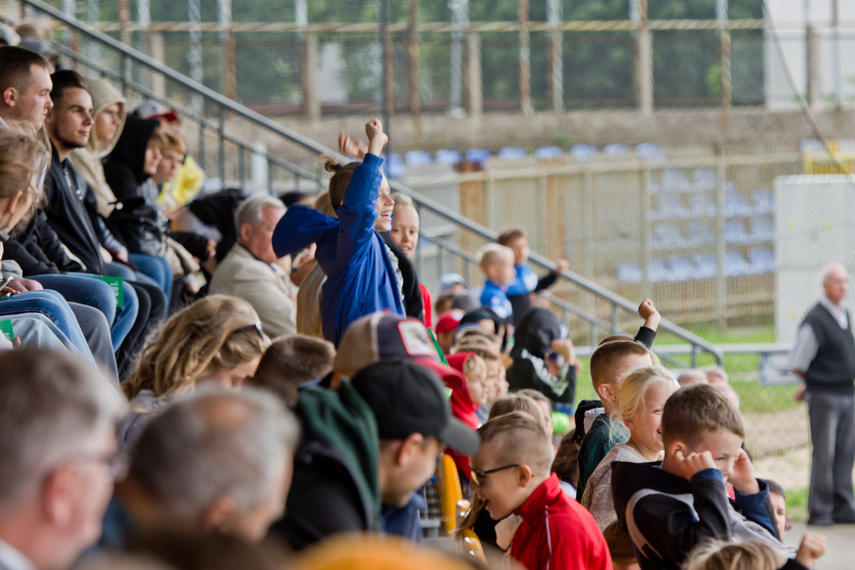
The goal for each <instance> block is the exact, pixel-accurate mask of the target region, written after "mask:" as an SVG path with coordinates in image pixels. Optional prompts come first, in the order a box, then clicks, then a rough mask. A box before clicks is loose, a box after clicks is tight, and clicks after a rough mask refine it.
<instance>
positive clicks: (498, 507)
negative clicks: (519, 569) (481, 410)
mask: <svg viewBox="0 0 855 570" xmlns="http://www.w3.org/2000/svg"><path fill="white" fill-rule="evenodd" d="M478 433H479V435H480V436H481V447H480V449H479V451H478V453H476V454H475V455H473V456H472V480H471V483H470V484H471V487H472V489H473V490H474V491H475V493H477V494H478V496H479V497H480V498H481V499H482V500H483V501H484V508H486V509H487V512H489V513H490V516H491V517H492V518H493V519H494V520H502V519H507V520H502V522H500V523H499V525H497V528H496V532H497V534H498V535H499V537H500V546H508V544H507V542H508V539H507V537H508V536H510V535H512V537H511V538H510V539H509V542H510V545H509V552H510V555H511V556H513V557H514V558H515V559H516V560H518V561H519V562H520V563H521V564H522V565H523V566H524V567H525V568H527V569H528V570H543V569H546V568H586V569H594V570H596V569H611V568H612V559H611V556H610V555H609V548H608V545H607V544H606V541H605V538H603V535H602V533H601V532H600V529H599V527H597V523H596V521H594V518H593V517H592V516H591V514H590V513H589V512H588V511H586V510H585V509H584V508H583V507H582V506H581V505H580V504H579V503H577V502H576V501H574V500H572V499H570V498H568V497H567V496H566V494H565V493H564V492H563V491H562V490H561V487H560V486H559V481H558V477H556V476H555V475H554V474H552V473H550V467H551V465H552V459H553V456H554V452H553V449H552V443H551V442H550V441H549V438H548V437H547V436H546V434H545V433H544V431H543V426H542V425H540V424H539V423H538V422H537V420H535V419H534V418H533V417H531V416H530V415H528V414H525V413H523V412H514V413H511V414H506V415H503V416H499V417H496V418H494V419H492V420H490V421H489V422H487V423H486V424H484V425H483V426H481V427H480V428H479V429H478ZM502 537H506V538H505V540H504V541H503V540H502Z"/></svg>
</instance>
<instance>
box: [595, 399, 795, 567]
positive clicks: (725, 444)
mask: <svg viewBox="0 0 855 570" xmlns="http://www.w3.org/2000/svg"><path fill="white" fill-rule="evenodd" d="M661 429H662V442H663V444H664V446H665V459H664V460H663V461H662V466H661V468H660V467H657V466H654V465H651V464H647V463H624V462H616V463H614V464H613V466H612V469H613V471H612V488H613V490H614V505H615V511H617V515H618V524H619V525H620V527H621V528H622V529H624V530H626V531H628V532H629V535H630V537H631V538H632V543H633V549H634V551H635V555H636V558H637V559H638V562H639V564H640V565H641V568H642V569H647V568H674V569H677V568H680V567H681V565H682V564H683V563H684V562H685V560H686V557H687V556H688V554H689V552H690V551H691V550H692V549H693V548H694V547H695V546H696V545H697V544H699V543H700V542H702V541H703V540H706V539H720V540H725V541H728V542H743V541H748V540H760V541H763V542H766V543H767V544H769V545H771V546H772V547H773V548H775V549H776V550H779V551H782V552H784V553H785V555H786V556H787V557H790V558H791V557H792V556H793V555H794V554H795V551H794V550H793V549H789V548H787V547H785V546H784V545H783V544H781V542H780V540H779V537H778V536H777V528H776V525H775V522H774V520H773V519H772V515H771V513H772V508H771V505H770V504H769V486H768V485H767V484H766V482H765V481H762V480H760V479H757V478H755V477H754V470H753V467H752V465H751V460H750V459H749V458H748V455H747V454H746V453H745V451H744V450H743V449H742V447H741V446H742V439H743V437H744V436H745V428H744V426H743V423H742V417H741V416H740V415H739V411H738V410H737V409H736V408H735V407H734V406H733V404H731V403H730V402H729V401H728V400H727V398H726V397H725V396H724V395H722V393H721V392H719V391H718V390H716V389H715V388H714V387H713V386H710V385H709V384H697V385H692V386H686V387H683V388H680V389H679V390H678V391H677V392H675V393H674V394H673V395H672V396H671V397H670V398H669V399H668V401H667V402H666V404H665V408H664V410H663V412H662V427H661ZM727 483H731V484H732V485H733V489H734V494H735V499H734V501H733V503H731V502H730V499H729V498H728V495H727V486H726V485H727ZM735 507H736V508H735ZM737 509H738V510H739V512H737Z"/></svg>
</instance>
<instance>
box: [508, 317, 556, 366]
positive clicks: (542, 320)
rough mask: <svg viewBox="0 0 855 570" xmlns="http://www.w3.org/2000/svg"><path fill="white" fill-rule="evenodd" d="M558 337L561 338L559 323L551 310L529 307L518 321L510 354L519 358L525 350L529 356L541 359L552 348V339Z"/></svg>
mask: <svg viewBox="0 0 855 570" xmlns="http://www.w3.org/2000/svg"><path fill="white" fill-rule="evenodd" d="M558 338H561V325H560V324H559V323H558V318H557V317H556V316H555V315H554V314H553V313H552V311H550V310H548V309H541V308H534V309H531V310H529V312H527V313H526V314H525V316H524V317H523V318H522V319H521V320H520V322H519V326H518V327H517V331H516V333H515V334H514V347H513V349H511V356H512V357H514V358H520V357H522V355H523V350H525V351H527V352H528V354H530V355H531V356H534V357H537V358H540V359H543V357H544V356H545V355H546V353H547V352H549V351H550V350H551V349H552V341H553V340H555V339H558Z"/></svg>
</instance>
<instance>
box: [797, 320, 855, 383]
mask: <svg viewBox="0 0 855 570" xmlns="http://www.w3.org/2000/svg"><path fill="white" fill-rule="evenodd" d="M846 316H847V317H849V313H848V312H847V314H846ZM802 324H803V325H805V324H806V325H810V328H811V329H812V330H813V333H814V334H815V335H816V340H817V343H818V345H819V346H818V348H817V351H816V356H815V357H814V359H813V360H812V361H811V363H810V366H808V369H807V370H806V371H805V383H806V384H807V387H808V388H815V389H821V390H832V391H835V392H841V393H852V392H853V384H852V381H853V379H855V337H853V336H852V319H851V318H849V327H848V328H846V329H842V328H840V325H839V324H838V322H837V319H835V318H834V316H833V315H832V314H831V313H830V312H829V311H828V309H826V308H825V307H823V306H822V305H820V304H817V305H816V306H815V307H814V308H813V309H811V311H810V312H809V313H808V314H807V316H806V317H805V320H804V321H803V322H802Z"/></svg>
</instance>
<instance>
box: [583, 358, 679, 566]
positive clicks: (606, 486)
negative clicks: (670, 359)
mask: <svg viewBox="0 0 855 570" xmlns="http://www.w3.org/2000/svg"><path fill="white" fill-rule="evenodd" d="M679 388H680V385H679V384H677V381H676V380H675V379H674V376H672V375H671V373H670V372H668V370H666V369H665V368H663V367H661V366H647V367H644V368H639V369H638V370H636V371H635V372H633V373H632V374H630V375H629V376H627V377H626V379H625V380H624V381H623V385H622V386H621V389H620V403H619V405H618V407H617V409H616V410H615V412H614V415H615V416H617V417H616V418H615V419H616V420H620V421H615V422H614V424H615V425H618V426H625V428H624V429H626V428H628V429H629V441H627V442H626V443H619V444H617V445H615V446H614V447H613V448H612V450H611V451H609V453H608V454H607V455H606V456H605V457H604V458H603V460H602V461H601V462H600V464H599V465H598V466H597V469H596V470H595V471H594V473H593V474H592V475H591V477H590V478H589V479H588V485H587V486H586V487H585V493H584V495H582V501H581V502H582V506H583V507H585V508H586V509H588V510H589V511H591V514H592V515H594V519H595V520H596V521H597V525H599V527H600V530H602V531H604V532H605V531H606V529H607V528H608V527H609V525H611V524H612V523H613V522H615V521H617V513H616V512H615V508H614V502H613V500H612V466H611V464H612V463H613V462H614V461H627V462H631V463H647V462H651V461H658V460H660V459H662V457H661V455H662V450H663V449H664V446H663V444H662V430H661V428H660V425H661V422H662V408H663V407H664V406H665V401H666V400H668V398H669V397H670V396H671V394H673V393H674V392H676V391H677V390H678V389H679ZM606 542H608V543H609V549H610V550H611V552H612V558H613V559H614V562H615V568H619V567H625V566H628V565H629V566H631V565H633V564H635V558H634V556H633V553H632V544H631V542H629V536H628V535H622V534H620V533H608V532H607V533H606Z"/></svg>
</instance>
